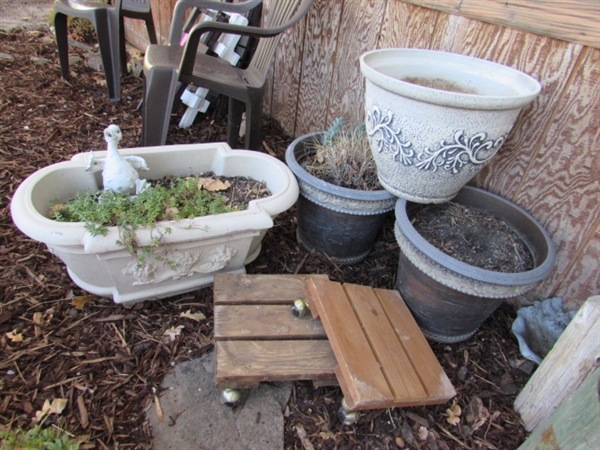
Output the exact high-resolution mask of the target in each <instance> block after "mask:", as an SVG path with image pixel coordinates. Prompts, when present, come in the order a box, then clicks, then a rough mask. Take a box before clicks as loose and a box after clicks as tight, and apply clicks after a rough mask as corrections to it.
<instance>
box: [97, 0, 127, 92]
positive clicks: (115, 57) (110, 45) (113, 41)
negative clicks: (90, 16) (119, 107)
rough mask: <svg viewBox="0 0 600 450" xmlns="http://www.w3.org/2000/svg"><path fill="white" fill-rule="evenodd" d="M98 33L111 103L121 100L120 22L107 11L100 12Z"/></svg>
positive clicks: (98, 12)
mask: <svg viewBox="0 0 600 450" xmlns="http://www.w3.org/2000/svg"><path fill="white" fill-rule="evenodd" d="M95 18H96V33H97V34H98V45H99V47H100V56H101V57H102V65H103V66H104V75H105V77H106V85H107V87H108V96H109V98H110V101H111V102H118V101H120V100H121V79H120V77H121V60H120V56H119V53H120V51H119V47H120V44H119V29H118V28H119V20H118V17H115V18H114V19H113V18H112V17H111V15H110V14H109V13H108V11H106V10H105V9H101V10H98V11H97V12H96V14H95Z"/></svg>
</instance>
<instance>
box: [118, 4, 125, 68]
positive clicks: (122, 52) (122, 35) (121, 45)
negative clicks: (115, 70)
mask: <svg viewBox="0 0 600 450" xmlns="http://www.w3.org/2000/svg"><path fill="white" fill-rule="evenodd" d="M119 55H120V57H121V61H120V64H121V75H125V74H126V73H127V47H126V43H125V21H124V20H123V16H122V15H119Z"/></svg>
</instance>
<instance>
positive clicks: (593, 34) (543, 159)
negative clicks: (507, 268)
mask: <svg viewBox="0 0 600 450" xmlns="http://www.w3.org/2000/svg"><path fill="white" fill-rule="evenodd" d="M272 1H285V0H265V4H266V5H267V7H268V5H269V3H270V2H272ZM174 3H175V0H168V1H165V0H161V1H159V0H153V8H154V12H155V21H157V22H158V24H159V35H160V36H161V39H162V40H163V42H164V41H166V37H167V36H168V27H169V24H170V18H171V13H172V8H173V5H174ZM544 4H545V6H544ZM540 5H541V6H540ZM540 8H541V9H540ZM128 38H129V39H130V40H131V41H132V42H133V43H134V44H136V45H138V46H139V47H141V48H144V47H145V40H146V36H145V30H144V29H143V28H141V27H139V25H138V26H136V25H135V23H133V24H131V25H130V26H129V29H128ZM389 47H412V48H423V49H432V50H443V51H449V52H455V53H462V54H466V55H471V56H475V57H479V58H483V59H487V60H491V61H495V62H498V63H501V64H505V65H507V66H511V67H514V68H516V69H519V70H522V71H524V72H526V73H528V74H530V75H532V76H533V77H535V78H536V79H538V80H539V81H540V82H541V84H542V92H541V95H540V96H539V97H538V98H537V99H536V101H535V102H534V103H533V104H531V105H530V106H529V107H527V108H526V109H525V110H524V111H523V112H522V113H521V116H520V117H519V120H518V122H517V124H516V125H515V127H514V129H513V132H512V133H511V135H510V137H509V139H508V140H507V141H506V143H505V144H504V146H503V147H502V149H501V150H500V152H499V154H498V155H497V156H496V157H495V158H494V159H493V160H492V162H491V163H490V164H489V166H487V167H486V168H485V169H484V170H483V171H482V172H481V173H480V174H479V175H478V176H477V177H476V179H475V180H474V184H475V185H477V186H479V187H482V188H485V189H488V190H489V191H492V192H495V193H498V194H500V195H502V196H504V197H505V198H508V199H510V200H511V201H513V202H515V203H517V204H519V205H520V206H522V207H523V208H525V209H527V210H528V211H529V212H530V213H531V214H533V215H534V216H535V217H536V218H537V219H538V220H539V221H540V222H541V223H542V224H543V225H544V226H545V227H546V229H547V230H548V232H549V233H550V235H551V236H552V239H553V241H554V243H555V245H556V248H557V263H556V268H555V270H554V272H553V274H552V275H551V276H550V277H549V278H548V279H547V280H546V281H544V282H543V283H542V284H541V285H540V286H539V287H538V288H537V289H536V290H535V291H534V292H532V293H530V294H529V295H528V296H527V298H524V299H522V300H523V301H531V300H532V299H542V298H547V297H550V296H562V297H564V299H565V302H566V304H567V305H568V307H569V308H572V309H575V308H578V307H579V306H580V305H581V304H582V303H583V302H584V301H585V300H586V299H587V298H588V297H589V296H591V295H597V294H600V150H599V149H600V132H599V130H600V49H599V47H600V2H598V0H569V1H563V2H539V1H534V0H518V1H514V2H504V1H499V0H460V1H459V0H437V1H436V0H431V1H412V0H315V4H314V6H313V8H312V9H311V11H310V12H309V14H308V16H307V17H306V19H305V20H304V21H302V22H301V23H300V24H298V25H297V26H296V27H295V28H293V29H292V30H290V31H289V32H288V33H286V34H285V35H284V37H283V39H282V42H281V45H280V46H279V48H278V51H277V55H276V59H275V62H274V64H273V68H272V73H271V77H270V83H269V91H268V95H267V99H266V101H265V114H266V115H268V116H270V117H271V118H273V119H275V120H276V121H277V122H278V123H279V124H280V125H281V126H282V127H283V129H284V130H285V131H286V132H287V133H289V134H290V135H292V136H300V135H302V134H305V133H309V132H312V131H318V130H324V129H326V128H328V126H329V124H331V122H332V121H333V120H334V119H335V118H337V117H343V118H344V119H345V120H346V121H347V122H348V123H351V124H352V123H360V122H361V121H363V120H364V111H363V92H364V81H363V78H362V75H361V74H360V69H359V63H358V60H359V57H360V55H361V54H362V53H364V52H366V51H369V50H372V49H376V48H389ZM390 270H395V269H392V268H390Z"/></svg>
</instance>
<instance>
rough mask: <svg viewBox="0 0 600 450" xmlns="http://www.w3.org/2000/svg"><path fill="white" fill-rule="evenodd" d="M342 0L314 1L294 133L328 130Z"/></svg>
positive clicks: (307, 33)
mask: <svg viewBox="0 0 600 450" xmlns="http://www.w3.org/2000/svg"><path fill="white" fill-rule="evenodd" d="M343 3H344V1H343V0H315V3H314V4H313V7H312V8H311V9H310V11H309V12H308V14H307V19H306V36H305V40H304V47H305V52H304V55H303V58H302V80H301V82H300V92H299V95H298V115H297V119H296V129H295V135H296V136H301V135H303V134H306V133H311V132H313V131H321V130H325V129H327V101H328V99H329V93H330V91H331V89H332V79H333V70H334V61H335V54H336V51H337V46H338V44H341V42H342V41H340V40H339V39H338V32H339V30H340V19H341V15H342V7H343Z"/></svg>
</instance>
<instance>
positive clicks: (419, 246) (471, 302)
mask: <svg viewBox="0 0 600 450" xmlns="http://www.w3.org/2000/svg"><path fill="white" fill-rule="evenodd" d="M454 201H456V202H458V203H461V204H464V205H466V206H470V207H474V208H479V209H483V210H486V211H489V212H491V213H492V214H494V215H495V216H497V217H500V218H502V219H504V220H505V221H506V222H507V223H508V224H509V225H510V226H512V228H513V229H514V230H515V231H517V232H518V233H519V234H520V235H521V237H522V238H523V239H524V241H525V242H526V244H527V246H528V247H529V249H530V251H531V253H532V255H533V259H534V268H533V269H532V270H529V271H526V272H520V273H501V272H494V271H491V270H485V269H480V268H478V267H475V266H471V265H469V264H466V263H463V262H461V261H458V260H457V259H455V258H453V257H451V256H449V255H447V254H445V253H443V252H442V251H440V250H438V249H437V248H436V247H434V246H433V245H432V244H430V243H429V242H428V241H427V240H425V238H423V236H421V235H420V234H419V233H418V232H417V230H416V229H415V228H414V227H413V225H412V223H411V221H410V218H409V211H410V208H412V207H414V206H416V205H415V204H413V203H410V202H407V201H406V200H403V199H400V200H398V202H397V204H396V227H395V234H396V240H397V241H398V244H399V246H400V257H399V264H398V276H397V278H396V289H397V290H398V291H399V292H400V294H401V295H402V297H403V298H404V301H405V302H406V304H407V306H408V307H409V309H410V310H411V312H412V314H413V316H414V317H415V320H416V321H417V323H418V324H419V326H420V327H421V330H422V331H423V333H424V334H425V335H426V336H427V337H428V338H429V339H431V340H434V341H438V342H450V343H451V342H460V341H464V340H466V339H468V338H469V337H471V336H472V335H473V334H474V333H475V332H476V331H477V329H478V328H479V326H480V325H481V324H482V323H483V321H484V320H485V319H487V318H488V317H489V316H490V315H491V314H492V313H493V312H494V310H495V309H496V308H497V307H498V306H500V304H501V303H502V302H503V301H504V300H505V299H508V298H511V297H516V296H518V295H521V294H523V293H525V292H527V291H529V290H530V289H532V288H533V287H534V286H535V285H536V284H537V283H538V282H539V281H541V280H543V279H544V278H546V277H547V276H548V275H549V274H550V273H551V272H552V269H553V267H554V260H555V251H554V245H553V244H552V240H551V239H550V236H549V235H548V233H547V232H546V231H545V230H544V228H543V227H542V225H541V224H540V223H539V222H538V221H537V220H535V219H534V218H533V217H532V216H531V215H530V214H529V213H528V212H527V211H525V210H524V209H522V208H520V207H519V206H517V205H515V204H514V203H511V202H509V201H508V200H506V199H504V198H502V197H500V196H498V195H495V194H492V193H490V192H487V191H485V190H483V189H478V188H475V187H472V186H467V187H464V188H463V189H462V190H461V191H460V192H459V193H458V195H457V196H456V197H455V198H454Z"/></svg>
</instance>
